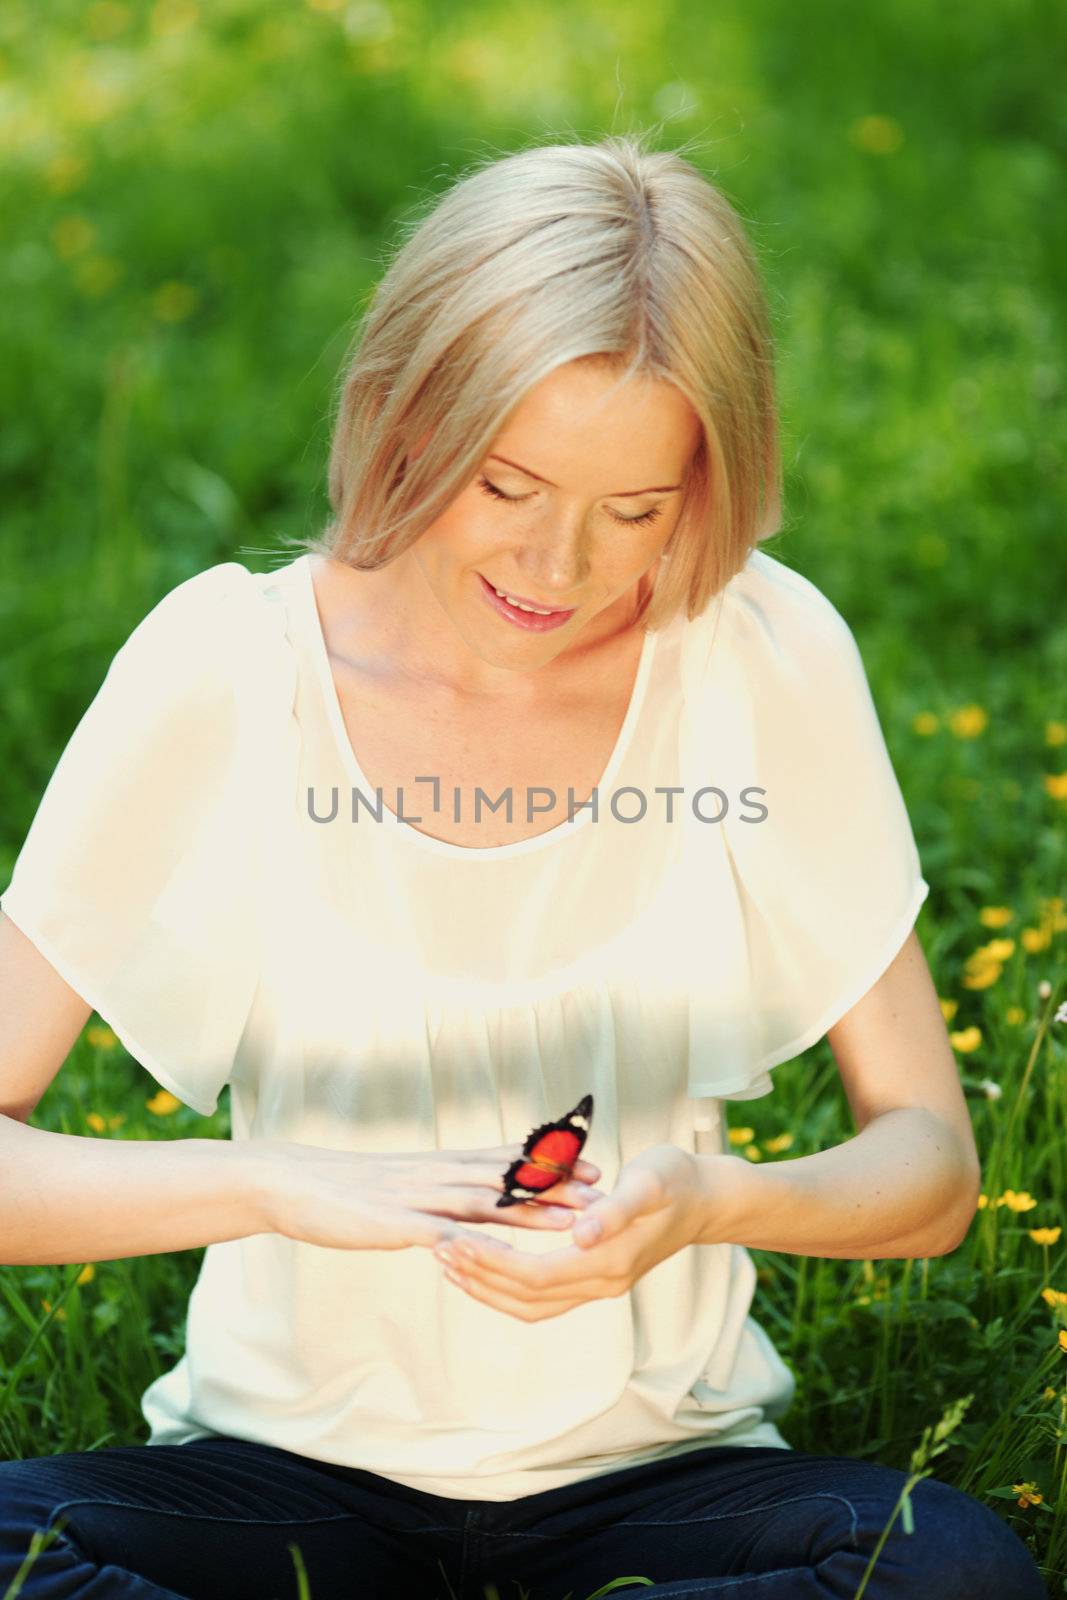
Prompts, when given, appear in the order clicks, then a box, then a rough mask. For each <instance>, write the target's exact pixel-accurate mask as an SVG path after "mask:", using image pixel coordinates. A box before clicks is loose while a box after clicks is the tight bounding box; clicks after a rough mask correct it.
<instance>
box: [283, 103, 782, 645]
mask: <svg viewBox="0 0 1067 1600" xmlns="http://www.w3.org/2000/svg"><path fill="white" fill-rule="evenodd" d="M648 138H649V135H648V133H647V132H645V133H638V134H636V135H634V134H631V135H614V134H613V135H610V136H607V137H605V138H603V139H601V140H599V141H598V142H595V143H580V142H575V143H564V144H545V145H541V146H534V147H531V148H528V149H524V150H520V151H517V152H515V153H513V154H508V155H505V156H503V157H502V158H497V159H492V158H486V159H485V160H483V161H481V162H479V163H476V164H475V166H474V167H473V168H472V169H471V170H470V171H469V172H468V173H467V175H466V176H463V177H461V178H460V179H459V180H458V181H456V182H455V183H454V184H453V185H452V187H451V188H449V189H448V190H447V191H446V192H445V193H444V195H443V196H442V197H440V198H438V199H437V200H436V201H435V202H431V206H430V209H429V210H428V211H427V210H426V209H425V208H423V214H422V215H421V216H420V215H416V216H415V217H414V219H413V220H409V221H407V222H405V223H402V224H401V243H400V247H399V248H398V249H396V250H395V251H394V252H393V255H392V259H391V261H390V262H389V264H388V266H387V268H386V271H385V272H384V275H383V276H382V278H381V279H380V281H379V282H378V284H377V285H376V287H375V289H374V290H373V291H372V293H371V297H370V300H369V302H368V306H367V309H366V311H365V312H364V314H363V316H362V318H361V319H360V322H359V324H358V325H357V328H356V332H355V336H354V339H353V341H352V342H351V344H350V346H349V350H348V352H347V353H346V356H345V360H344V367H343V373H342V378H341V382H340V385H339V390H338V394H337V401H336V420H335V423H334V431H333V437H332V442H331V446H330V457H329V474H328V475H329V498H330V504H331V506H332V508H333V512H334V516H333V519H332V520H331V521H330V522H329V523H328V524H327V526H326V528H325V529H324V530H323V532H322V533H321V534H320V535H318V536H313V537H311V538H310V539H304V540H298V541H296V542H297V543H299V544H300V547H301V548H302V549H304V550H307V551H313V552H316V553H319V554H322V555H324V556H329V557H332V558H333V559H335V560H338V561H342V562H346V563H348V564H349V565H351V566H353V567H356V568H361V569H364V570H370V571H372V570H374V569H376V568H378V567H381V566H385V565H387V564H388V563H389V561H391V560H392V559H394V558H395V557H396V556H398V555H400V554H402V553H403V551H405V550H406V549H408V548H409V546H410V545H412V544H414V543H415V541H416V540H417V539H418V538H419V537H420V536H421V534H422V533H423V532H424V530H425V529H426V528H427V527H428V526H429V525H430V524H431V523H432V522H433V521H434V520H435V519H436V518H437V517H438V516H439V515H440V514H441V513H442V512H443V511H444V510H445V508H446V507H447V506H448V505H449V504H450V503H451V501H452V500H453V499H455V497H456V496H457V495H458V494H459V493H460V492H461V491H462V490H463V489H464V488H465V487H466V486H467V484H469V483H470V481H471V480H472V478H473V477H474V475H475V473H476V472H477V470H478V467H479V466H480V464H481V461H482V460H483V458H484V457H485V455H487V454H488V453H489V450H490V446H491V443H492V441H493V439H494V437H495V436H496V435H497V434H498V433H499V432H500V431H501V429H502V428H503V427H504V425H505V423H506V421H507V419H508V417H509V414H510V413H511V412H512V411H513V410H514V408H515V407H516V406H517V405H518V404H519V402H520V401H521V400H522V398H523V396H524V395H525V394H526V392H527V391H528V390H529V389H530V388H532V387H533V385H534V384H536V383H537V382H539V381H540V380H541V379H542V378H544V377H545V376H547V375H548V374H549V373H550V372H552V371H553V370H554V369H555V368H557V367H560V366H562V365H564V364H565V363H568V362H572V361H581V360H586V361H598V362H601V363H607V364H608V366H609V367H610V368H611V369H612V370H617V371H618V373H619V382H620V383H622V382H624V381H625V380H626V379H627V378H628V377H629V376H630V375H631V374H642V375H645V374H647V375H649V376H651V377H654V378H661V379H667V380H668V381H669V382H671V383H673V384H675V385H676V386H677V388H678V389H679V390H680V391H681V393H682V394H683V395H684V396H685V397H686V399H687V400H688V401H689V404H690V405H691V406H692V408H693V410H694V411H695V413H696V415H697V417H698V418H699V420H700V423H701V429H702V437H701V439H700V441H699V443H698V445H697V448H696V450H695V451H694V453H693V457H692V458H691V461H690V464H689V468H688V471H687V474H686V479H685V489H684V493H683V500H682V509H681V512H680V516H679V522H678V524H677V526H676V529H675V532H674V534H673V535H672V537H671V540H670V545H669V559H666V560H664V561H661V563H659V564H658V572H657V575H656V577H655V578H654V580H653V579H650V578H649V576H648V574H646V575H645V576H644V577H643V578H642V581H641V583H640V584H639V586H638V595H637V603H636V610H635V614H634V618H633V620H634V622H638V621H642V622H643V625H644V627H645V628H646V629H656V628H661V627H663V626H664V625H665V624H666V623H667V622H668V621H669V620H670V619H671V618H672V617H673V616H674V615H675V614H676V613H677V611H678V610H679V609H680V608H681V607H682V606H683V605H684V606H685V607H686V614H687V616H688V617H689V618H692V617H694V616H697V615H698V614H699V613H700V612H701V611H703V609H704V607H705V606H706V604H707V602H708V601H709V600H710V599H711V598H712V597H713V596H714V595H715V594H717V593H718V591H719V589H720V588H722V586H723V585H724V584H726V583H727V582H729V580H730V578H732V577H733V576H734V574H735V573H736V572H738V571H740V569H741V568H742V567H743V566H744V564H745V561H746V560H747V558H748V555H749V553H750V551H751V550H752V549H753V547H754V546H755V545H756V543H757V542H759V541H760V540H762V539H768V538H771V537H772V536H773V535H774V534H775V533H777V532H778V531H779V529H780V526H781V465H780V457H779V435H778V419H777V410H776V404H775V394H774V371H773V351H772V345H771V336H770V330H769V319H768V315H767V308H766V304H765V300H764V295H763V291H762V287H761V283H760V279H759V272H758V267H757V262H756V257H755V253H754V251H753V249H752V246H751V244H750V243H749V241H748V239H747V237H746V235H745V232H744V228H743V225H742V223H741V221H740V219H739V217H738V214H737V213H736V212H735V211H734V209H733V207H732V206H731V205H730V203H729V201H728V200H726V198H725V197H724V196H723V195H722V194H721V193H720V191H719V190H718V189H717V188H715V187H714V185H713V184H711V183H710V182H709V181H708V179H707V178H705V177H704V176H703V174H702V173H701V172H700V171H698V169H697V168H696V167H695V166H693V165H692V164H691V163H690V162H689V161H688V160H686V159H685V158H684V157H682V156H681V155H680V154H678V153H677V152H675V151H665V150H651V149H648V148H646V145H647V143H648ZM665 554H666V552H665Z"/></svg>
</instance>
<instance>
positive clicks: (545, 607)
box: [482, 572, 577, 612]
mask: <svg viewBox="0 0 1067 1600" xmlns="http://www.w3.org/2000/svg"><path fill="white" fill-rule="evenodd" d="M482 577H483V578H485V573H484V572H483V573H482ZM485 581H486V583H489V584H490V587H491V588H493V589H499V585H498V584H495V583H490V580H489V579H488V578H485ZM501 592H502V593H503V594H509V595H510V596H511V598H512V599H513V600H518V601H519V602H520V604H522V605H524V606H535V607H536V608H537V610H538V611H553V612H554V611H575V610H577V607H576V606H554V605H552V604H551V603H550V602H549V601H547V600H531V599H530V597H529V595H525V594H516V593H515V591H514V589H504V590H502V591H501Z"/></svg>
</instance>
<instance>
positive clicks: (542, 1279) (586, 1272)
mask: <svg viewBox="0 0 1067 1600" xmlns="http://www.w3.org/2000/svg"><path fill="white" fill-rule="evenodd" d="M441 1245H442V1246H444V1247H447V1254H448V1255H450V1256H452V1258H453V1260H452V1262H447V1260H446V1264H448V1265H454V1266H455V1267H456V1268H457V1269H458V1270H459V1271H460V1272H466V1271H468V1270H471V1271H480V1270H482V1269H483V1268H487V1269H488V1270H489V1271H490V1272H491V1273H493V1274H495V1278H496V1280H498V1281H499V1282H500V1283H502V1284H506V1285H508V1286H509V1287H510V1288H511V1290H512V1292H516V1291H517V1290H522V1291H524V1292H527V1293H541V1292H542V1291H545V1292H547V1291H549V1290H552V1289H556V1288H558V1287H559V1286H560V1285H563V1286H565V1287H566V1286H569V1287H571V1288H572V1289H573V1287H574V1286H575V1285H576V1284H579V1283H580V1284H582V1286H583V1287H584V1286H585V1285H586V1284H587V1283H588V1282H589V1278H590V1275H591V1272H593V1271H595V1269H596V1267H597V1265H599V1264H600V1263H597V1262H596V1261H595V1260H592V1261H591V1259H590V1252H589V1251H588V1250H582V1249H579V1247H578V1246H577V1245H571V1246H569V1247H568V1248H566V1249H563V1250H549V1251H539V1252H538V1253H537V1254H536V1255H534V1254H531V1252H530V1251H528V1250H513V1249H511V1248H510V1247H505V1248H503V1249H500V1248H499V1241H498V1240H496V1239H489V1238H486V1237H485V1236H484V1235H482V1234H469V1233H468V1234H465V1235H464V1236H463V1237H462V1238H458V1237H457V1238H453V1239H450V1240H442V1241H441ZM434 1253H435V1254H436V1255H438V1259H444V1258H442V1257H441V1255H440V1252H439V1250H435V1252H434Z"/></svg>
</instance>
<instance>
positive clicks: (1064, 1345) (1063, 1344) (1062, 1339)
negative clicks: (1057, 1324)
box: [1059, 1328, 1067, 1350]
mask: <svg viewBox="0 0 1067 1600" xmlns="http://www.w3.org/2000/svg"><path fill="white" fill-rule="evenodd" d="M1059 1346H1060V1349H1061V1350H1067V1328H1061V1329H1060V1333H1059Z"/></svg>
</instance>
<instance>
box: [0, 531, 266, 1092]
mask: <svg viewBox="0 0 1067 1600" xmlns="http://www.w3.org/2000/svg"><path fill="white" fill-rule="evenodd" d="M284 629H285V624H284V617H283V614H282V612H281V610H280V608H279V607H278V605H277V604H275V603H273V602H272V600H271V598H269V597H268V595H267V594H266V593H265V592H264V588H263V585H262V584H261V583H260V582H259V581H258V580H257V578H256V575H255V574H253V573H250V572H249V571H248V570H247V569H246V568H245V567H243V566H241V565H240V564H239V563H237V562H232V561H231V562H223V563H221V564H219V565H218V566H214V567H210V568H208V569H207V570H206V571H204V572H201V573H198V574H196V575H195V576H194V577H191V578H188V579H187V580H186V581H185V582H183V583H180V584H178V585H177V587H176V588H174V589H172V590H171V591H170V592H169V593H168V594H166V595H165V596H164V597H163V598H162V599H161V600H160V601H159V602H158V604H157V605H156V606H155V607H154V608H153V609H152V610H151V611H150V612H149V613H148V614H147V616H145V617H144V618H143V619H142V620H141V622H139V623H138V625H137V626H136V627H135V628H134V630H133V632H132V633H131V634H130V636H129V637H128V638H127V640H126V642H125V643H124V644H123V645H122V646H121V647H120V649H119V650H118V652H117V653H116V655H115V656H114V658H113V660H112V662H111V664H110V666H109V668H108V670H107V674H106V676H105V678H104V681H103V683H102V684H101V686H100V688H99V690H98V691H97V693H96V695H95V697H94V698H93V700H92V701H91V703H90V705H89V707H88V709H87V710H86V711H85V713H84V715H83V716H82V718H81V721H80V722H79V723H78V725H77V727H76V728H75V730H74V732H73V734H72V735H71V737H70V740H69V741H68V743H67V745H66V747H65V749H64V750H63V752H62V754H61V755H60V758H59V761H58V763H57V764H56V767H55V769H54V771H53V773H52V776H51V778H50V779H49V781H48V784H47V787H46V788H45V791H44V794H43V796H42V798H41V801H40V804H39V806H38V809H37V812H36V814H35V816H34V818H33V821H32V823H31V825H30V828H29V831H28V833H27V835H26V838H25V841H24V843H23V846H22V849H21V851H20V853H19V855H18V857H17V859H16V861H15V865H14V869H13V873H12V878H11V882H10V884H9V885H8V887H7V889H6V890H5V891H4V893H3V895H2V896H0V907H2V908H3V910H4V912H5V913H6V915H7V916H9V917H10V918H11V920H12V922H14V923H15V924H16V925H17V926H18V927H19V928H20V929H21V930H22V932H23V933H24V934H26V936H27V937H28V938H29V939H31V940H32V941H33V943H34V944H35V945H36V946H37V948H38V949H39V950H40V951H41V953H42V955H44V956H45V957H46V958H47V959H48V960H49V961H50V962H51V963H52V965H53V966H54V967H55V968H56V970H57V971H58V972H59V974H60V975H61V977H63V978H64V979H65V981H66V982H67V983H68V984H70V986H71V988H73V989H75V990H76V991H77V992H78V993H79V994H80V995H81V996H82V998H83V999H84V1000H85V1001H87V1002H88V1003H89V1004H90V1005H91V1006H92V1007H93V1009H94V1010H95V1011H96V1012H98V1013H99V1015H100V1016H101V1017H102V1018H103V1019H104V1020H105V1022H107V1023H109V1024H110V1026H111V1027H112V1028H113V1029H114V1031H115V1033H116V1035H117V1036H118V1038H119V1039H120V1040H121V1042H122V1044H123V1045H124V1046H125V1047H126V1049H127V1050H129V1052H130V1054H131V1055H132V1056H134V1057H135V1058H136V1059H137V1060H138V1061H140V1063H141V1064H142V1065H143V1066H144V1067H145V1068H147V1070H148V1071H149V1072H150V1073H151V1074H152V1076H153V1077H154V1078H156V1079H157V1080H158V1081H159V1082H160V1083H161V1084H162V1085H163V1086H164V1087H165V1088H166V1089H169V1090H170V1091H171V1093H173V1094H175V1095H177V1096H178V1097H179V1099H181V1100H182V1101H184V1102H185V1103H186V1104H187V1105H190V1106H192V1107H193V1108H194V1109H195V1110H197V1111H199V1112H201V1113H203V1114H204V1115H205V1116H209V1115H210V1114H211V1113H212V1112H213V1111H214V1110H215V1109H216V1107H217V1104H218V1095H219V1092H220V1090H221V1088H222V1087H223V1085H224V1084H225V1083H226V1082H227V1080H228V1077H229V1075H230V1071H231V1068H232V1065H233V1060H234V1054H235V1051H236V1049H237V1045H238V1042H239V1040H240V1037H241V1034H242V1031H243V1029H244V1026H245V1021H246V1019H247V1016H248V1013H249V1009H250V1006H251V1001H252V998H253V994H254V992H255V987H256V983H257V980H258V976H259V950H258V948H257V939H256V934H257V929H258V927H259V926H260V921H259V914H258V910H257V907H258V896H259V895H260V894H261V893H262V892H263V877H264V873H263V851H264V830H265V827H266V823H267V819H268V818H269V817H270V816H271V814H272V806H273V804H274V803H276V802H277V801H278V799H279V798H280V797H279V796H278V794H277V777H278V771H279V767H278V762H277V747H278V741H279V739H284V738H285V736H286V723H287V719H288V717H289V713H290V710H291V706H292V697H293V670H294V669H293V665H292V661H291V650H290V647H289V645H288V641H287V639H286V637H285V631H284Z"/></svg>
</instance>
